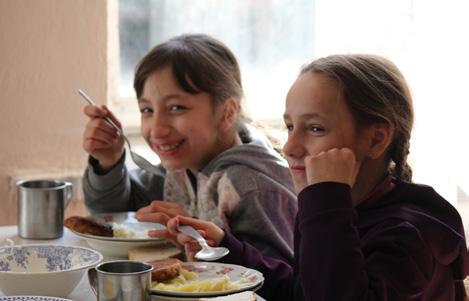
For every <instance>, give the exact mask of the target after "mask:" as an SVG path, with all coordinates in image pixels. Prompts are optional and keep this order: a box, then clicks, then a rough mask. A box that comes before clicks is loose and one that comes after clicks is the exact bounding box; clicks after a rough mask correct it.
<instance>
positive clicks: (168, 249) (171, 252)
mask: <svg viewBox="0 0 469 301" xmlns="http://www.w3.org/2000/svg"><path fill="white" fill-rule="evenodd" d="M128 257H129V259H130V260H136V261H143V262H150V261H154V260H162V259H166V258H177V259H180V260H184V253H183V252H182V251H181V250H179V249H178V248H176V247H174V246H173V245H170V244H167V245H159V246H156V247H154V246H150V247H139V248H133V249H130V250H129V252H128Z"/></svg>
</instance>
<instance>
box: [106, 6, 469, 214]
mask: <svg viewBox="0 0 469 301" xmlns="http://www.w3.org/2000/svg"><path fill="white" fill-rule="evenodd" d="M468 11H469V4H467V2H465V1H462V0H449V1H444V2H443V1H425V0H402V1H386V0H354V1H350V0H223V1H216V0H204V1H193V0H153V1H152V0H140V1H137V0H135V1H130V0H120V1H119V31H120V60H121V66H120V68H121V73H120V85H119V94H120V96H121V98H120V99H119V100H117V101H116V102H115V106H116V107H119V108H120V111H119V112H121V113H122V114H123V115H131V116H132V117H131V118H127V119H126V122H124V124H126V125H127V126H129V127H131V126H137V127H138V123H139V115H138V112H137V109H136V107H137V106H136V105H135V100H134V99H132V97H133V95H134V92H133V90H132V80H133V70H134V66H135V64H136V62H137V61H138V60H139V59H140V57H141V56H143V54H145V53H146V52H147V51H148V50H149V49H150V48H151V47H152V46H153V45H155V44H157V43H159V42H162V41H164V40H166V39H167V38H169V37H172V36H174V35H178V34H182V33H195V32H203V33H207V34H210V35H212V36H214V37H216V38H218V39H220V40H221V41H223V42H224V43H225V44H227V46H228V47H230V48H231V49H232V50H233V52H234V53H235V55H236V56H237V58H238V60H239V62H240V64H241V71H242V77H243V85H244V89H245V92H246V105H247V109H248V111H249V112H250V113H251V115H252V116H254V117H255V118H256V119H261V120H264V121H267V122H268V123H270V124H277V125H278V124H280V122H281V116H282V113H283V102H284V99H285V95H286V92H287V90H288V88H289V86H290V85H291V83H292V82H293V81H294V79H295V78H296V76H297V74H298V71H299V69H300V66H301V65H302V64H304V63H305V62H307V61H309V60H310V59H313V58H315V57H320V56H324V55H328V54H333V53H352V52H366V53H376V54H381V55H384V56H386V57H388V58H390V59H391V60H392V61H394V62H395V63H396V64H397V65H398V67H399V68H400V69H401V70H402V71H403V73H404V75H405V76H406V77H407V79H408V81H409V84H410V86H411V89H412V92H413V96H414V106H415V110H416V123H415V127H414V132H413V139H412V141H411V143H412V146H411V156H410V163H411V165H412V167H413V170H414V180H415V181H416V182H421V183H426V184H429V185H432V186H433V187H435V189H436V190H437V191H438V192H439V193H440V194H442V195H443V196H444V197H445V198H447V199H448V200H449V201H451V202H452V203H453V204H456V203H458V206H461V204H464V203H463V201H464V200H466V201H467V203H469V197H468V194H469V180H468V179H469V177H468V168H469V156H468V155H467V153H468V152H467V150H468V149H469V139H468V138H466V137H467V131H468V130H469V121H468V118H467V117H466V116H465V115H466V114H467V112H469V92H468V91H467V89H466V88H465V86H466V85H467V75H466V70H469V56H468V55H467V53H469V40H468V39H466V38H465V37H467V36H468V35H469V18H468V16H467V12H468ZM129 99H131V101H129ZM119 112H118V115H119V116H121V115H120V114H119ZM127 112H129V113H128V114H127ZM458 200H459V201H460V202H457V201H458ZM467 207H468V210H469V205H467Z"/></svg>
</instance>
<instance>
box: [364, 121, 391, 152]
mask: <svg viewBox="0 0 469 301" xmlns="http://www.w3.org/2000/svg"><path fill="white" fill-rule="evenodd" d="M371 127H372V128H371V133H370V135H371V137H370V138H371V139H370V145H369V149H368V157H370V158H372V159H377V158H379V157H380V156H381V155H383V154H384V153H385V152H386V150H387V149H388V147H389V145H390V144H391V142H392V138H393V136H394V128H393V127H392V126H391V125H390V124H388V123H375V124H373V125H372V126H371Z"/></svg>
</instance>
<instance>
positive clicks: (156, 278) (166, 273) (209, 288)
mask: <svg viewBox="0 0 469 301" xmlns="http://www.w3.org/2000/svg"><path fill="white" fill-rule="evenodd" d="M150 263H151V264H152V265H153V268H154V269H153V271H152V280H153V282H152V289H154V290H159V291H168V292H183V293H199V292H226V291H232V290H237V289H240V288H242V287H245V286H247V285H249V284H250V282H249V279H247V278H244V277H243V278H241V279H239V280H237V281H231V279H230V277H229V276H228V275H223V276H219V277H214V278H210V279H201V280H199V274H197V272H193V271H188V270H186V269H184V267H183V266H182V262H181V261H180V260H178V259H175V258H169V259H166V260H156V261H152V262H150Z"/></svg>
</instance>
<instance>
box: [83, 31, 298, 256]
mask: <svg viewBox="0 0 469 301" xmlns="http://www.w3.org/2000/svg"><path fill="white" fill-rule="evenodd" d="M134 87H135V91H136V94H137V99H138V106H139V109H140V112H141V133H142V136H143V137H144V138H145V140H146V142H147V143H148V145H149V146H150V147H151V149H152V150H153V151H154V152H155V153H156V154H157V155H158V156H159V158H160V160H161V164H160V165H159V169H160V172H159V173H156V174H152V173H149V172H147V171H145V170H141V169H138V170H132V171H129V170H128V169H127V168H126V166H125V165H124V147H123V139H122V137H120V136H119V135H118V134H117V132H116V131H115V130H114V129H113V128H112V127H111V126H110V125H109V124H108V123H107V122H106V121H105V120H104V119H103V118H105V117H109V118H111V119H112V120H113V121H115V122H116V123H118V121H117V119H116V118H115V117H114V116H113V115H112V114H111V112H110V111H109V110H108V109H107V108H106V107H93V106H87V107H86V108H85V114H86V115H87V116H89V118H90V121H89V123H88V125H87V127H86V130H85V133H84V142H83V145H84V149H85V150H86V151H87V152H88V153H89V154H90V159H89V166H88V168H87V170H86V172H85V176H84V192H85V200H86V204H87V206H88V208H89V209H90V210H91V211H92V212H93V213H97V212H111V211H130V210H132V211H133V210H138V211H137V213H136V217H137V219H139V220H140V221H151V222H160V223H166V221H167V220H168V219H169V218H171V217H173V216H175V215H176V214H180V215H186V216H192V217H197V218H199V219H203V220H208V221H212V222H214V223H215V224H217V225H218V226H221V227H223V228H225V229H230V231H231V232H232V233H234V235H236V237H237V238H239V239H242V240H245V241H249V242H250V243H252V244H253V245H255V246H256V247H257V248H259V250H262V252H263V253H265V254H267V255H270V256H274V257H277V258H282V259H283V260H287V261H291V260H292V258H293V232H292V231H293V221H294V218H295V214H296V212H297V203H296V199H295V195H294V192H293V183H292V180H291V177H290V175H289V172H288V167H287V163H286V161H285V160H284V159H283V158H282V157H281V156H280V155H279V154H278V153H277V152H276V151H274V149H273V148H272V146H271V144H270V142H269V141H268V140H267V139H266V138H265V137H264V136H262V135H261V134H260V133H259V132H258V131H256V130H255V129H254V128H253V127H252V126H250V125H249V124H248V123H247V122H246V120H245V118H244V117H243V114H242V112H241V111H242V110H241V99H242V97H243V91H242V86H241V76H240V70H239V66H238V63H237V61H236V59H235V57H234V55H233V54H232V53H231V51H230V50H229V49H228V48H227V47H226V46H225V45H223V44H222V43H221V42H219V41H217V40H215V39H213V38H211V37H209V36H206V35H183V36H179V37H176V38H173V39H170V40H169V41H167V42H165V43H162V44H160V45H157V46H156V47H155V48H153V49H152V50H151V51H150V52H149V53H148V54H147V55H146V56H145V57H143V58H142V60H141V61H140V63H139V64H138V65H137V68H136V73H135V80H134Z"/></svg>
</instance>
